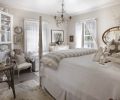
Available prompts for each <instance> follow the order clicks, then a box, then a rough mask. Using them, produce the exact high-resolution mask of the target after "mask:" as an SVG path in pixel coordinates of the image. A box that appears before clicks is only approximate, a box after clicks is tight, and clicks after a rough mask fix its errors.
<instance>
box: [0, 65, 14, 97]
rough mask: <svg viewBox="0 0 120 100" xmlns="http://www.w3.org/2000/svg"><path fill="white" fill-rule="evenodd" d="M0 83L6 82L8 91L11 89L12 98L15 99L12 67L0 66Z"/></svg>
mask: <svg viewBox="0 0 120 100" xmlns="http://www.w3.org/2000/svg"><path fill="white" fill-rule="evenodd" d="M0 76H2V78H0V83H2V82H7V83H8V86H9V89H10V88H11V89H12V92H13V95H14V98H16V94H15V87H14V65H3V64H0Z"/></svg>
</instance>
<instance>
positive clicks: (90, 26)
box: [85, 20, 98, 49]
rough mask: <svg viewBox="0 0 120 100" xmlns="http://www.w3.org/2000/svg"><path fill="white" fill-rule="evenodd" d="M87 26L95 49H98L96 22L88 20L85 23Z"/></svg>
mask: <svg viewBox="0 0 120 100" xmlns="http://www.w3.org/2000/svg"><path fill="white" fill-rule="evenodd" d="M85 26H86V28H87V29H88V31H89V33H90V34H91V36H92V39H93V43H94V48H96V49H97V48H98V40H97V39H98V38H97V31H96V20H88V21H86V22H85Z"/></svg>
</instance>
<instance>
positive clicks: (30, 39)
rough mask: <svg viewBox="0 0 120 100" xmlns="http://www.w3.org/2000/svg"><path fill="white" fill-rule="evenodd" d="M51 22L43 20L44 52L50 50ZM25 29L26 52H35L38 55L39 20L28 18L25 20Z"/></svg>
mask: <svg viewBox="0 0 120 100" xmlns="http://www.w3.org/2000/svg"><path fill="white" fill-rule="evenodd" d="M48 25H49V24H48V23H47V22H45V21H43V22H42V43H43V47H42V49H43V52H48V50H49V41H50V33H49V26H48ZM24 31H25V39H24V40H25V52H27V53H34V54H36V55H38V49H39V20H33V19H26V20H25V21H24Z"/></svg>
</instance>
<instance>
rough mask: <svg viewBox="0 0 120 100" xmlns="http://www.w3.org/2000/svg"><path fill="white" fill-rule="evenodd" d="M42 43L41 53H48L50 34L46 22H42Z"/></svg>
mask: <svg viewBox="0 0 120 100" xmlns="http://www.w3.org/2000/svg"><path fill="white" fill-rule="evenodd" d="M42 42H43V52H48V51H49V42H50V32H49V24H48V22H45V21H43V22H42Z"/></svg>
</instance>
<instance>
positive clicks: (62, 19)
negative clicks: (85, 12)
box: [54, 0, 72, 27]
mask: <svg viewBox="0 0 120 100" xmlns="http://www.w3.org/2000/svg"><path fill="white" fill-rule="evenodd" d="M57 13H58V14H57V15H56V16H54V19H55V20H56V25H57V26H58V27H60V26H62V25H63V23H66V22H68V21H70V20H71V19H72V17H71V16H67V14H66V12H65V9H64V0H62V4H61V11H60V12H59V11H58V12H57Z"/></svg>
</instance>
